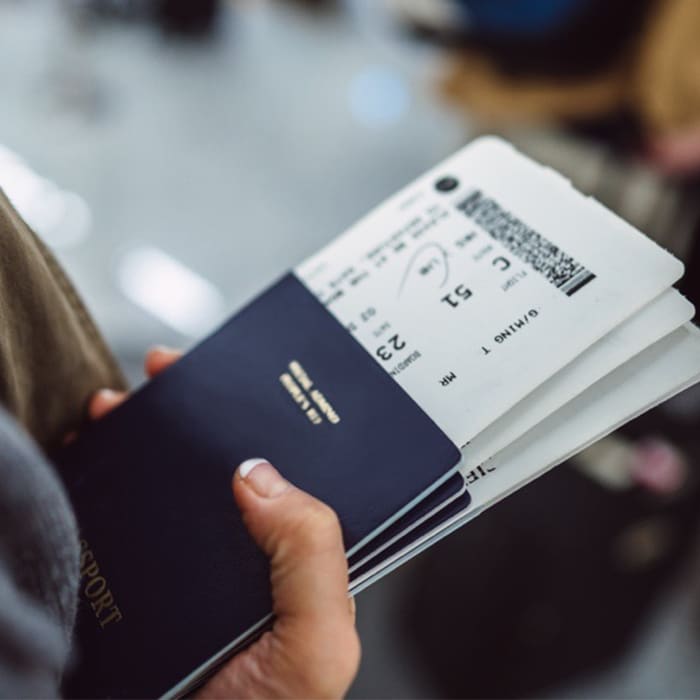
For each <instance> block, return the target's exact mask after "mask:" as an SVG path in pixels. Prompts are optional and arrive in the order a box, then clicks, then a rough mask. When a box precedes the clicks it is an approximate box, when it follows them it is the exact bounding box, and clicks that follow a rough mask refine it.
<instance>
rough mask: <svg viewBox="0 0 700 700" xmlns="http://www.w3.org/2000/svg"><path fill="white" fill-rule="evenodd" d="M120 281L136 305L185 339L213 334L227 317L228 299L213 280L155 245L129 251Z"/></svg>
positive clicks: (122, 263)
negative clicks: (226, 303) (226, 301)
mask: <svg viewBox="0 0 700 700" xmlns="http://www.w3.org/2000/svg"><path fill="white" fill-rule="evenodd" d="M117 281H118V284H119V287H120V288H121V290H122V292H123V293H124V294H125V295H126V296H127V297H128V298H129V299H130V300H131V301H132V302H133V303H134V304H136V305H137V306H139V307H141V308H142V309H143V310H145V311H147V312H148V313H150V314H152V315H153V316H155V317H156V318H157V319H159V320H160V321H162V322H163V323H165V324H166V325H168V326H170V327H171V328H173V329H174V330H176V331H178V332H179V333H182V335H185V336H190V337H200V336H203V335H205V334H207V333H209V332H211V331H212V330H213V329H214V328H215V326H216V325H217V324H219V323H220V322H221V320H222V319H223V318H224V316H225V314H226V305H225V303H224V298H223V296H222V294H221V292H220V291H219V290H218V289H217V288H216V287H215V286H214V285H213V284H212V283H211V282H209V280H207V279H205V278H204V277H202V276H201V275H198V274H197V273H196V272H194V271H193V270H191V269H190V268H188V267H186V266H185V265H183V264H182V263H181V262H179V261H178V260H175V258H172V257H171V256H170V255H168V254H167V253H165V252H164V251H162V250H160V249H158V248H155V247H152V246H139V247H138V248H134V249H132V250H130V251H129V252H127V253H126V254H125V255H124V256H123V257H122V258H121V260H120V261H119V263H118V266H117Z"/></svg>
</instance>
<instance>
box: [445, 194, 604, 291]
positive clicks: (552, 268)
mask: <svg viewBox="0 0 700 700" xmlns="http://www.w3.org/2000/svg"><path fill="white" fill-rule="evenodd" d="M457 209H459V210H460V211H461V212H463V213H464V214H466V215H467V216H468V217H469V218H470V219H471V220H472V221H474V223H475V224H478V225H479V226H480V227H481V228H483V229H484V230H485V231H486V232H487V233H488V234H489V235H490V236H491V237H492V238H493V239H495V240H497V241H498V242H499V243H501V244H502V245H504V246H505V247H506V248H507V249H508V250H509V251H510V252H511V253H513V255H515V256H516V257H517V258H519V259H520V260H522V261H523V262H524V263H527V264H528V265H530V267H532V268H533V269H534V270H535V271H536V272H539V273H540V274H541V275H543V276H544V277H545V278H546V279H547V280H548V281H549V282H551V283H552V284H553V285H554V286H555V287H558V288H559V289H561V291H562V292H564V293H565V294H566V295H567V296H571V295H572V294H575V293H576V292H578V290H579V289H581V288H583V287H585V286H586V285H587V284H588V283H589V282H590V281H591V280H594V279H595V275H594V274H593V273H592V272H591V271H590V270H588V269H587V268H585V267H584V266H583V265H581V264H579V263H577V262H576V260H574V259H573V258H572V257H571V256H570V255H567V254H566V253H565V252H564V251H563V250H561V248H559V246H556V245H554V243H552V242H551V241H548V240H547V239H546V238H545V237H544V236H542V235H540V234H539V233H537V231H535V230H533V229H531V228H530V227H529V226H528V225H527V224H525V223H523V222H522V221H520V219H518V218H517V217H516V216H514V215H513V214H511V213H510V212H509V211H506V210H505V209H503V207H501V205H500V204H499V203H498V202H496V201H495V200H493V199H491V198H490V197H486V196H484V194H483V193H482V192H480V191H479V190H475V191H473V192H472V193H471V194H470V195H469V196H468V197H467V198H466V199H464V200H462V201H461V202H460V203H459V204H458V205H457Z"/></svg>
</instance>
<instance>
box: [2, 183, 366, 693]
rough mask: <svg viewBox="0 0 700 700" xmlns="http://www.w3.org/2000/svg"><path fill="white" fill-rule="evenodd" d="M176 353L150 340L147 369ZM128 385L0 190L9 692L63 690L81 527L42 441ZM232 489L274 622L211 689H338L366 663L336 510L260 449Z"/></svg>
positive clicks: (101, 407) (118, 397)
mask: <svg viewBox="0 0 700 700" xmlns="http://www.w3.org/2000/svg"><path fill="white" fill-rule="evenodd" d="M178 357H179V353H177V352H173V351H168V350H164V349H160V350H154V351H152V352H150V353H149V354H148V356H147V359H146V370H147V373H148V374H149V376H153V375H154V374H157V373H158V372H161V371H163V370H164V369H166V368H167V367H168V366H169V365H170V364H171V363H173V362H175V361H177V359H178ZM106 387H108V389H105V388H106ZM126 389H127V387H126V382H125V380H124V378H123V376H122V374H121V372H120V370H119V368H118V366H117V364H116V362H115V360H114V359H113V357H112V355H111V353H110V351H109V350H108V348H107V347H106V345H105V343H104V342H103V340H102V338H101V336H100V334H99V331H98V330H97V328H96V327H95V325H94V323H93V322H92V320H91V319H90V317H89V315H88V313H87V311H86V309H85V307H84V306H83V304H82V302H81V301H80V299H79V298H78V296H77V294H76V292H75V290H74V288H73V287H72V285H71V283H70V282H69V281H68V279H67V278H66V276H65V275H64V274H63V272H62V271H61V269H60V267H59V266H58V264H57V263H56V261H55V259H54V258H53V256H52V255H51V253H50V252H49V251H48V250H47V249H46V248H45V246H44V245H43V244H42V243H41V241H40V240H39V239H38V238H37V237H36V236H35V235H34V234H33V232H32V231H30V229H29V228H28V226H27V225H26V224H25V223H24V221H22V220H21V218H20V217H19V215H18V214H17V212H16V211H15V210H14V209H13V207H12V205H11V204H10V203H9V201H8V200H7V199H6V198H5V196H4V194H3V193H2V191H0V524H1V525H2V527H1V528H0V696H2V697H54V696H57V695H58V694H59V688H60V683H61V678H62V676H63V674H64V671H65V670H66V668H67V665H68V660H69V653H70V648H71V635H72V630H73V625H74V622H75V615H76V608H77V603H78V581H79V576H80V574H79V551H80V548H79V545H78V532H77V526H76V523H75V519H74V516H73V513H72V511H71V508H70V505H69V503H68V499H67V496H66V494H65V492H64V490H63V488H62V486H61V483H60V481H59V479H58V476H57V475H56V473H55V472H54V470H53V468H52V466H51V465H50V464H49V462H48V461H47V460H46V458H45V456H44V455H43V454H42V449H43V450H50V449H52V448H55V447H57V446H59V445H60V444H61V443H62V442H63V441H64V440H65V438H66V436H68V435H71V434H73V435H74V434H75V433H76V432H77V431H79V430H80V427H81V424H82V422H83V418H84V417H85V414H86V412H89V415H90V417H91V418H92V419H99V418H100V417H101V416H103V415H104V414H105V413H106V412H108V411H109V410H112V409H113V408H114V407H115V406H117V405H118V404H119V403H120V402H121V401H123V400H124V399H125V398H126ZM233 466H234V465H232V471H233ZM233 493H234V498H235V501H236V503H237V505H238V507H239V508H240V509H241V512H242V514H243V517H244V520H245V522H246V525H247V526H248V529H249V531H250V533H251V535H252V537H253V539H254V540H255V541H256V542H257V543H258V544H259V545H260V546H261V548H262V549H263V550H264V551H265V553H266V554H267V555H268V556H269V558H270V563H271V582H272V597H273V601H274V611H275V614H276V620H275V623H274V626H273V628H272V629H271V631H269V632H267V633H266V634H265V635H264V636H263V637H261V639H260V640H259V641H257V642H256V643H255V644H254V645H252V646H251V647H249V648H248V649H247V650H246V651H244V652H242V653H241V654H239V655H238V656H236V657H235V658H233V659H232V660H230V661H228V662H227V663H226V664H224V665H223V666H222V668H221V669H220V671H219V672H218V673H217V674H216V675H214V676H213V677H212V678H211V679H210V680H209V681H208V683H207V684H206V686H205V687H204V688H203V689H202V691H201V693H202V695H203V696H205V697H340V696H341V695H343V694H344V693H345V692H346V690H347V688H348V686H349V685H350V682H351V681H352V679H353V677H354V675H355V673H356V671H357V666H358V663H359V642H358V638H357V633H356V631H355V625H354V605H353V603H352V600H349V599H348V572H347V563H346V559H345V550H344V546H343V541H342V535H341V530H340V526H339V523H338V520H337V518H336V516H335V514H334V513H333V512H332V511H331V510H330V508H328V507H327V506H325V505H324V504H322V503H320V502H319V501H317V500H316V499H314V498H312V497H311V496H310V495H308V494H306V493H304V492H302V491H300V490H298V489H296V488H295V487H294V486H292V485H291V484H289V483H288V482H286V481H285V480H284V479H283V478H282V477H281V475H280V474H279V473H278V472H277V471H276V470H275V468H274V467H273V466H272V465H270V464H269V463H267V462H266V461H264V460H262V459H254V460H249V461H248V462H246V463H244V464H243V465H241V466H240V468H239V469H238V470H236V472H235V477H234V480H233ZM231 507H234V505H233V504H232V506H231ZM183 643H184V641H183Z"/></svg>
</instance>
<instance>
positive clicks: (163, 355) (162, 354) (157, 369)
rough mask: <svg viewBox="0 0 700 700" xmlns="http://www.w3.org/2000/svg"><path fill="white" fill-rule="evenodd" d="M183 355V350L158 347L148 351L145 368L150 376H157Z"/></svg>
mask: <svg viewBox="0 0 700 700" xmlns="http://www.w3.org/2000/svg"><path fill="white" fill-rule="evenodd" d="M181 357H182V351H180V350H173V349H172V348H166V347H162V346H159V347H156V348H152V349H151V350H149V351H148V352H147V353H146V362H145V370H146V374H147V375H148V376H149V377H151V378H152V377H155V376H156V375H157V374H160V373H161V372H162V371H163V370H165V369H167V368H168V367H170V365H172V364H173V363H175V362H177V361H178V360H179V359H180V358H181Z"/></svg>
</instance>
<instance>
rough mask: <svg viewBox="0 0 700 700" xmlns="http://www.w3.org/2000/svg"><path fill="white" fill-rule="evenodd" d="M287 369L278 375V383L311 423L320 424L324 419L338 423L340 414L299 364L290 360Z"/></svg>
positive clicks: (334, 423) (333, 423)
mask: <svg viewBox="0 0 700 700" xmlns="http://www.w3.org/2000/svg"><path fill="white" fill-rule="evenodd" d="M288 369H289V371H288V372H284V373H283V374H281V375H280V384H282V386H283V387H284V388H285V389H286V390H287V392H288V393H289V395H290V396H291V397H292V399H293V401H294V403H296V404H297V406H299V408H300V409H301V410H302V411H303V412H304V414H305V415H306V417H307V418H308V419H309V421H310V422H311V423H312V424H313V425H321V424H322V423H323V422H324V421H327V422H328V423H331V424H332V425H336V424H338V423H340V416H339V415H338V413H337V412H336V410H335V409H334V408H333V406H332V405H331V403H330V401H329V400H328V399H327V398H326V397H325V396H324V395H323V393H321V391H320V390H319V389H316V388H315V387H314V383H313V381H312V380H311V377H309V375H308V373H307V372H306V370H305V369H304V368H303V367H302V366H301V364H300V363H299V362H298V361H297V360H292V361H291V362H290V363H289V365H288Z"/></svg>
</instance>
